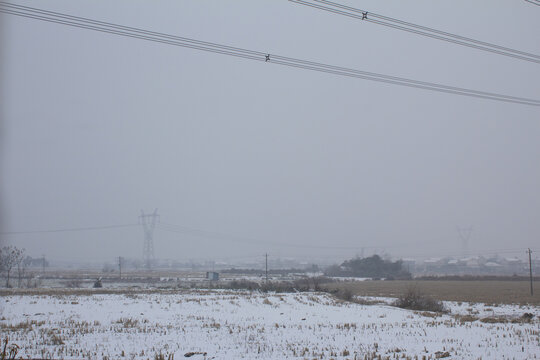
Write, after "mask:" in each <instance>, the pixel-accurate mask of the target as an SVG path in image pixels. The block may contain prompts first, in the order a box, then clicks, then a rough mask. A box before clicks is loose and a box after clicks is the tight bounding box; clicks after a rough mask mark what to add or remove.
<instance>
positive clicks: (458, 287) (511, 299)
mask: <svg viewBox="0 0 540 360" xmlns="http://www.w3.org/2000/svg"><path fill="white" fill-rule="evenodd" d="M533 286H534V289H535V294H534V296H531V295H530V291H529V289H530V287H529V282H528V281H500V280H493V281H435V280H418V281H415V280H410V281H404V280H395V281H382V280H381V281H347V282H339V283H328V284H324V285H322V287H324V288H327V289H329V290H350V291H351V292H352V294H353V295H358V296H380V297H398V296H399V295H401V294H403V293H404V292H405V290H407V289H409V288H411V287H415V288H416V289H418V290H419V291H420V292H422V293H423V294H425V295H429V296H431V297H433V298H435V299H437V300H442V301H462V302H475V303H476V302H479V303H486V304H531V305H540V282H539V281H536V282H535V283H534V284H533Z"/></svg>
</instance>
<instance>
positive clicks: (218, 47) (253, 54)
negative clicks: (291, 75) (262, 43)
mask: <svg viewBox="0 0 540 360" xmlns="http://www.w3.org/2000/svg"><path fill="white" fill-rule="evenodd" d="M0 12H3V13H6V14H11V15H16V16H21V17H25V18H30V19H35V20H41V21H46V22H52V23H57V24H61V25H66V26H71V27H76V28H82V29H88V30H94V31H99V32H103V33H109V34H113V35H119V36H125V37H130V38H135V39H140V40H147V41H152V42H157V43H162V44H167V45H173V46H180V47H186V48H191V49H195V50H200V51H207V52H212V53H217V54H222V55H228V56H234V57H239V58H244V59H248V60H255V61H259V62H269V63H273V64H278V65H283V66H288V67H292V68H299V69H304V70H312V71H318V72H323V73H328V74H332V75H340V76H347V77H352V78H358V79H364V80H371V81H377V82H381V83H386V84H392V85H400V86H406V87H411V88H417V89H424V90H431V91H437V92H443V93H448V94H454V95H462V96H469V97H475V98H482V99H488V100H494V101H502V102H509V103H516V104H522V105H531V106H540V100H536V99H528V98H524V97H516V96H509V95H502V94H498V93H492V92H485V91H478V90H472V89H466V88H460V87H454V86H448V85H444V84H439V83H431V82H425V81H418V80H412V79H407V78H401V77H396V76H390V75H384V74H379V73H373V72H367V71H361V70H356V69H351V68H345V67H340V66H334V65H329V64H324V63H318V62H314V61H307V60H301V59H295V58H291V57H286V56H280V55H275V54H269V53H264V52H260V51H254V50H248V49H242V48H238V47H233V46H228V45H222V44H217V43H212V42H207V41H201V40H196V39H190V38H186V37H180V36H175V35H169V34H164V33H158V32H153V31H148V30H144V29H139V28H133V27H128V26H123V25H118V24H113V23H108V22H103V21H97V20H92V19H88V18H83V17H76V16H72V15H67V14H62V13H58V12H52V11H47V10H42V9H36V8H31V7H28V6H21V5H16V4H10V3H5V2H1V1H0Z"/></svg>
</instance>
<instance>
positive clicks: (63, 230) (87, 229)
mask: <svg viewBox="0 0 540 360" xmlns="http://www.w3.org/2000/svg"><path fill="white" fill-rule="evenodd" d="M133 226H138V224H122V225H105V226H89V227H78V228H65V229H52V230H30V231H5V232H0V235H22V234H45V233H59V232H72V231H93V230H106V229H117V228H126V227H133Z"/></svg>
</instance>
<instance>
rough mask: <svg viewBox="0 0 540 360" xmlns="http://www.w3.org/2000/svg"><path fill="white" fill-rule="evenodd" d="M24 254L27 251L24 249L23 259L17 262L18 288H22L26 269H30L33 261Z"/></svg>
mask: <svg viewBox="0 0 540 360" xmlns="http://www.w3.org/2000/svg"><path fill="white" fill-rule="evenodd" d="M24 252H25V250H24V249H22V254H21V257H20V258H19V261H18V262H17V276H18V282H17V286H18V287H21V284H22V279H23V277H24V275H25V272H26V268H27V267H28V265H30V261H31V260H32V258H31V257H30V256H26V257H25V256H24Z"/></svg>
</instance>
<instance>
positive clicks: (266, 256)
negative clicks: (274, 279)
mask: <svg viewBox="0 0 540 360" xmlns="http://www.w3.org/2000/svg"><path fill="white" fill-rule="evenodd" d="M265 258H266V282H267V283H268V253H266V254H265Z"/></svg>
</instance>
